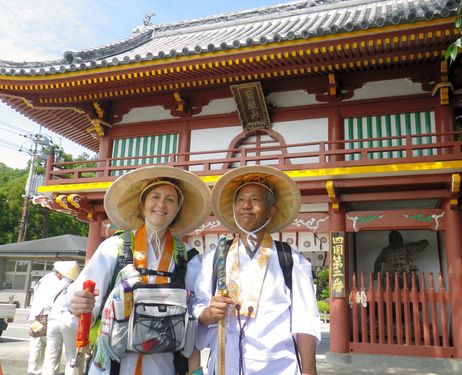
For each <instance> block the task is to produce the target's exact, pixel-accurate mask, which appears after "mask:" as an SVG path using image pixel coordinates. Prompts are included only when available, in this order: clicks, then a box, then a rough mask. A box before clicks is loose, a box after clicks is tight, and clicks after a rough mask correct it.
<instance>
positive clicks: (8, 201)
mask: <svg viewBox="0 0 462 375" xmlns="http://www.w3.org/2000/svg"><path fill="white" fill-rule="evenodd" d="M71 160H72V158H71ZM42 170H43V168H42ZM37 172H40V166H39V165H38V166H37ZM28 173H29V168H26V169H13V168H9V167H8V166H6V165H5V164H3V163H0V215H1V218H2V220H0V244H5V243H12V242H16V241H17V238H18V232H19V226H20V222H21V216H22V209H23V204H24V198H23V195H24V194H25V190H24V187H25V185H26V181H27V177H28ZM27 224H28V225H27V231H26V238H25V240H26V241H29V240H35V239H39V238H44V237H53V236H59V235H62V234H76V235H81V236H87V235H88V224H87V223H83V222H80V221H78V220H77V219H75V218H74V217H72V216H70V215H67V214H64V213H60V212H56V211H50V210H48V209H45V208H42V207H40V206H36V205H33V204H32V203H31V202H29V217H28V221H27Z"/></svg>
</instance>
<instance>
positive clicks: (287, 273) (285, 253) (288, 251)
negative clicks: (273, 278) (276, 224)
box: [274, 241, 294, 292]
mask: <svg viewBox="0 0 462 375" xmlns="http://www.w3.org/2000/svg"><path fill="white" fill-rule="evenodd" d="M274 242H275V243H276V249H277V252H278V258H279V264H280V266H281V269H282V273H283V275H284V281H285V283H286V286H287V288H289V290H290V292H292V268H294V258H293V257H292V248H291V247H290V245H289V244H288V243H287V242H281V241H274Z"/></svg>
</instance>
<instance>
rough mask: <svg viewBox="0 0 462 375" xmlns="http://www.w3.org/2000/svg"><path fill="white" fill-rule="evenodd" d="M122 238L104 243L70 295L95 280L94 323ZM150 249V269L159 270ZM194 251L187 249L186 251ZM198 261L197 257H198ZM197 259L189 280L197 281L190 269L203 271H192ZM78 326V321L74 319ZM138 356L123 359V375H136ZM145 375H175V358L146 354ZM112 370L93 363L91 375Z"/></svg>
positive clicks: (172, 268) (83, 271) (173, 264)
mask: <svg viewBox="0 0 462 375" xmlns="http://www.w3.org/2000/svg"><path fill="white" fill-rule="evenodd" d="M121 237H122V236H113V237H110V238H108V239H106V240H104V241H103V242H102V243H101V244H100V245H99V246H98V248H97V249H96V251H95V253H94V254H93V256H92V257H91V259H90V261H89V262H88V263H87V264H86V265H85V267H84V269H83V270H82V272H81V273H80V275H79V277H78V278H77V280H75V282H74V283H73V284H72V285H71V287H72V289H71V288H69V291H68V294H69V296H72V295H73V293H74V291H76V290H81V289H82V285H83V282H84V280H88V279H91V280H94V281H95V282H96V288H97V289H99V296H97V297H96V303H95V307H94V309H93V314H92V316H93V319H95V317H97V316H98V313H99V311H100V309H101V308H102V306H101V303H102V300H103V297H104V296H105V295H106V291H107V288H108V286H109V283H110V281H111V279H112V275H113V273H114V270H115V266H116V261H117V255H118V252H119V249H120V248H121V246H122V238H121ZM148 243H149V246H148V268H150V269H157V266H158V264H159V259H157V257H156V255H155V253H154V249H153V247H152V244H151V242H150V241H149V242H148ZM189 249H190V247H189V246H188V245H186V250H189ZM195 258H197V257H195ZM198 261H199V260H197V259H194V258H193V259H192V260H191V261H190V262H189V263H188V271H187V276H186V280H194V279H195V277H194V275H190V274H189V269H190V268H191V269H195V270H196V269H200V267H189V266H190V264H191V263H194V262H198ZM174 269H175V263H174V261H173V257H172V260H171V263H170V268H169V271H170V272H172V271H173V270H174ZM153 279H154V277H153V276H149V282H150V283H151V282H153ZM186 288H187V289H190V290H192V289H193V286H192V285H186ZM74 319H75V320H76V322H77V318H76V317H75V316H74ZM137 358H138V353H135V352H127V355H126V356H125V357H123V358H122V360H121V363H120V374H123V375H132V374H134V373H135V369H136V362H137ZM142 364H143V366H142V373H143V374H151V375H175V369H174V367H173V354H172V353H154V354H144V355H143V362H142ZM109 371H110V369H109V368H107V369H106V370H105V371H101V370H100V369H97V368H96V367H95V365H94V364H93V363H92V365H91V367H90V371H89V375H106V374H107V375H108V374H109Z"/></svg>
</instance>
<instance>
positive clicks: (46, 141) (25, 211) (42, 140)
mask: <svg viewBox="0 0 462 375" xmlns="http://www.w3.org/2000/svg"><path fill="white" fill-rule="evenodd" d="M24 137H26V138H29V139H30V140H31V141H32V142H33V146H32V150H31V151H30V155H31V160H30V166H29V175H28V176H27V182H26V186H25V194H24V196H23V197H24V201H23V205H22V214H21V221H20V223H19V233H18V242H23V241H24V239H25V238H26V233H27V224H28V220H29V201H30V200H31V198H32V194H33V191H32V190H33V187H34V186H35V184H34V180H36V177H37V176H36V174H35V168H36V164H37V155H38V148H39V146H40V151H42V146H44V145H50V143H53V142H52V141H51V139H50V138H49V137H48V136H44V135H42V134H40V133H39V134H31V135H29V136H27V135H24Z"/></svg>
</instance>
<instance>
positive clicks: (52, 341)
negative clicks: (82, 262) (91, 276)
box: [42, 261, 80, 375]
mask: <svg viewBox="0 0 462 375" xmlns="http://www.w3.org/2000/svg"><path fill="white" fill-rule="evenodd" d="M55 268H56V269H58V270H59V272H60V274H61V275H62V280H64V281H63V282H62V287H61V289H60V291H59V293H58V294H57V295H56V296H55V298H54V301H53V304H52V305H51V307H50V309H49V313H48V328H47V336H46V340H47V344H46V348H45V356H44V359H43V369H42V375H57V374H59V365H60V360H61V352H62V348H63V344H64V351H65V354H66V359H67V362H69V361H70V360H71V359H72V357H73V355H74V353H75V327H73V326H72V319H71V313H70V312H69V311H68V310H67V309H64V308H63V302H64V301H65V298H66V292H67V289H68V287H69V285H71V284H72V282H74V280H75V279H76V278H77V276H79V273H80V268H79V265H78V263H77V262H76V261H67V262H55Z"/></svg>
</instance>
